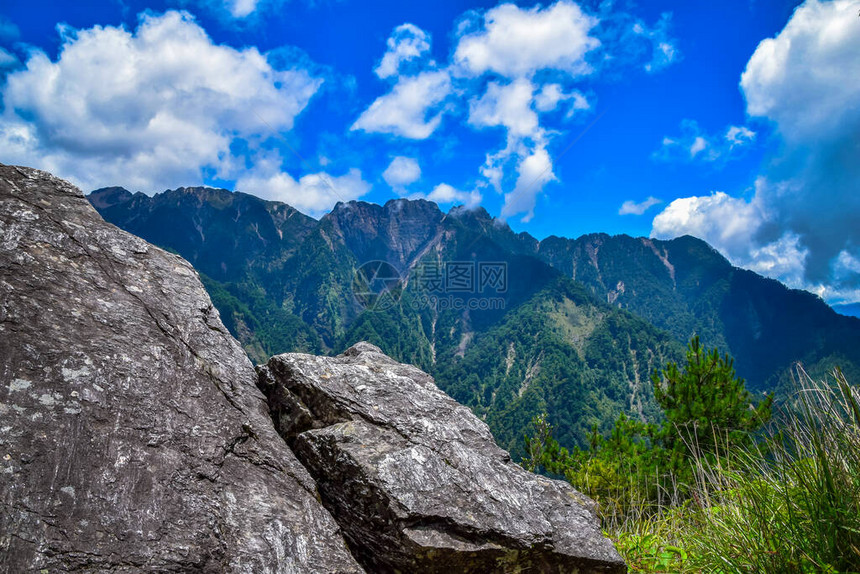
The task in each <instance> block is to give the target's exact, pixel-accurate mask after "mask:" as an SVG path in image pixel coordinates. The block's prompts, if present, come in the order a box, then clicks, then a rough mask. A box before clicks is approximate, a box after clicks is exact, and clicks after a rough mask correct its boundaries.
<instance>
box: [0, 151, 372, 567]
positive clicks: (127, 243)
mask: <svg viewBox="0 0 860 574" xmlns="http://www.w3.org/2000/svg"><path fill="white" fill-rule="evenodd" d="M317 496H318V495H317V492H316V488H315V485H314V482H313V480H312V478H311V477H310V476H309V474H308V473H307V471H306V470H305V469H304V468H303V467H302V465H301V464H300V463H299V462H298V461H297V459H296V457H295V456H294V455H293V453H292V452H291V451H290V450H289V448H288V447H287V445H286V444H285V443H284V441H283V440H282V439H281V437H279V436H278V435H277V433H276V432H275V430H274V428H273V426H272V423H271V419H270V418H269V415H268V409H267V406H266V404H265V401H264V398H263V396H262V395H261V394H260V392H259V391H258V390H257V388H256V375H255V372H254V369H253V367H252V365H251V363H250V362H249V360H248V359H247V357H246V356H245V354H244V353H243V351H242V349H241V347H240V346H239V344H238V343H237V342H236V341H235V340H234V339H233V338H232V337H231V336H230V335H229V334H228V333H227V331H226V330H225V329H224V327H223V325H222V324H221V321H220V319H219V316H218V312H217V311H216V310H215V309H214V308H213V307H212V304H211V303H210V301H209V297H208V296H207V295H206V292H205V291H204V289H203V287H202V286H201V284H200V282H199V280H198V277H197V274H196V272H195V271H194V270H193V269H192V268H191V266H190V265H189V264H188V263H187V262H185V261H184V260H182V259H181V258H179V257H177V256H174V255H171V254H169V253H166V252H164V251H162V250H161V249H158V248H155V247H153V246H152V245H149V244H147V243H146V242H144V241H143V240H140V239H138V238H136V237H134V236H132V235H129V234H127V233H125V232H122V231H120V230H118V229H117V228H115V227H114V226H112V225H109V224H107V223H105V222H104V221H103V220H102V219H101V218H100V217H99V216H98V215H97V214H96V212H95V210H94V209H93V208H92V207H91V206H90V205H89V203H87V201H86V200H85V199H84V197H83V196H82V195H81V193H80V191H78V190H77V189H76V188H74V187H73V186H71V185H69V184H68V183H66V182H63V181H61V180H58V179H56V178H53V177H51V176H50V175H48V174H46V173H43V172H39V171H36V170H32V169H27V168H18V167H10V166H2V165H0V571H3V572H14V573H18V572H29V571H39V570H45V571H49V572H64V571H93V572H96V571H97V572H139V571H159V572H179V571H182V572H249V573H250V572H255V573H256V572H282V573H293V572H344V573H346V572H361V567H360V566H359V565H358V564H357V563H356V562H355V560H354V559H353V558H352V556H351V555H350V553H349V551H348V548H347V546H346V544H345V542H344V539H343V537H342V536H341V533H340V530H339V527H338V525H337V523H336V522H335V521H334V520H333V519H332V517H331V515H330V514H329V513H328V512H327V511H326V510H325V509H324V508H323V507H322V506H321V505H320V504H319V502H318V501H317Z"/></svg>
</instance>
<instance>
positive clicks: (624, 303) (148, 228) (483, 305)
mask: <svg viewBox="0 0 860 574" xmlns="http://www.w3.org/2000/svg"><path fill="white" fill-rule="evenodd" d="M88 199H89V200H90V202H91V203H92V205H93V206H94V207H95V208H96V209H97V210H98V211H99V213H100V214H101V215H102V217H104V219H105V220H107V221H108V222H110V223H113V224H115V225H117V226H118V227H120V228H122V229H124V230H126V231H129V232H131V233H133V234H136V235H138V236H140V237H142V238H143V239H146V240H147V241H149V242H151V243H154V244H156V245H159V246H161V247H163V248H165V249H168V250H170V251H173V252H175V253H178V254H179V255H181V256H182V257H184V258H185V259H187V260H188V261H189V262H190V263H191V264H192V265H193V266H194V267H195V268H196V269H197V270H198V272H199V273H200V274H201V278H202V279H203V282H204V285H205V286H206V288H207V290H208V291H209V294H210V296H211V298H212V301H213V303H214V304H215V306H216V307H217V308H218V310H219V311H220V314H221V318H222V320H223V321H224V323H225V325H226V326H227V327H228V329H229V330H230V331H231V333H233V335H234V336H236V337H237V338H238V339H239V341H240V342H241V343H242V345H243V346H244V348H245V350H246V352H247V353H248V355H249V356H250V357H251V358H252V359H253V360H255V361H257V362H263V361H265V360H266V359H267V358H268V357H269V356H271V355H273V354H276V353H282V352H287V351H306V352H316V353H336V352H340V351H343V350H344V349H346V348H348V347H349V346H350V345H352V344H353V343H355V342H357V341H361V340H367V341H370V342H371V343H374V344H376V345H378V346H379V347H380V348H381V349H382V350H383V351H385V352H386V353H387V354H389V355H390V356H392V357H394V358H395V359H397V360H399V361H403V362H407V363H412V364H415V365H417V366H418V367H420V368H421V369H423V370H425V371H427V372H429V373H431V374H432V375H433V376H434V377H435V378H436V381H437V384H438V385H439V386H440V387H441V388H442V389H443V390H445V391H446V392H447V393H448V394H450V395H451V396H452V397H454V398H455V399H457V400H458V401H460V402H462V403H464V404H466V405H468V406H469V407H471V408H472V410H473V411H474V412H475V413H476V414H478V415H479V416H480V417H482V418H483V419H484V420H485V421H486V422H487V423H488V424H489V425H490V428H491V430H492V431H493V433H494V435H495V436H496V439H497V441H498V442H499V444H500V445H501V446H502V447H504V448H506V449H508V450H509V451H511V452H512V453H515V454H517V453H520V452H521V450H520V449H521V448H522V437H523V435H524V434H525V433H527V432H529V425H530V421H531V419H532V417H533V416H535V415H537V414H540V413H543V412H545V413H547V415H548V418H549V421H550V423H551V424H552V425H553V426H554V427H555V429H556V437H557V438H558V439H559V440H560V442H561V443H562V444H565V445H568V446H572V445H574V444H583V443H584V441H585V438H586V435H587V433H588V431H589V429H591V428H592V426H593V425H597V426H598V428H599V429H601V430H604V431H605V430H607V429H608V428H610V426H611V424H612V422H613V421H614V419H615V418H616V417H617V415H618V414H619V413H621V412H626V413H627V414H629V415H631V416H635V417H637V418H640V419H644V420H653V419H655V418H657V417H659V409H658V408H657V407H656V404H655V402H654V398H653V393H652V389H651V383H650V380H649V377H650V375H651V373H652V372H653V371H654V370H655V369H658V368H660V367H662V366H663V365H665V363H666V362H667V361H670V360H680V359H681V358H682V357H683V349H684V345H685V344H686V342H687V341H688V340H689V339H690V337H691V336H693V335H699V336H700V337H701V338H702V340H703V342H704V343H705V344H706V345H708V346H710V347H718V348H720V349H721V350H722V351H724V352H727V353H729V354H730V355H731V356H732V357H734V359H735V366H736V369H737V371H738V374H739V375H740V376H741V377H743V378H745V379H746V381H747V386H748V387H749V388H750V389H751V390H753V391H754V392H756V393H761V392H767V391H773V390H778V391H781V392H785V389H787V388H788V383H789V382H790V378H791V375H790V373H791V367H792V365H793V364H794V363H795V362H798V361H799V362H801V363H803V365H804V367H805V368H806V370H807V371H808V372H810V373H812V374H821V373H823V372H825V371H827V370H830V369H832V368H833V367H834V366H839V367H841V368H842V369H843V371H845V372H846V374H847V375H848V376H849V380H850V379H851V377H852V376H854V375H855V374H860V320H859V319H856V318H853V317H846V316H842V315H839V314H837V313H836V312H834V311H833V310H832V309H831V308H830V307H828V306H827V304H826V303H824V301H822V300H821V299H820V298H818V297H817V296H815V295H813V294H810V293H808V292H805V291H798V290H791V289H788V288H787V287H785V286H784V285H782V284H781V283H779V282H777V281H775V280H772V279H767V278H764V277H761V276H759V275H757V274H755V273H753V272H751V271H747V270H743V269H739V268H736V267H733V266H732V265H731V264H730V263H729V262H728V261H727V260H726V259H725V258H724V257H723V256H722V255H720V254H719V253H718V252H717V251H716V250H714V249H713V248H711V247H710V246H709V245H707V244H706V243H705V242H703V241H701V240H699V239H696V238H693V237H689V236H685V237H680V238H677V239H673V240H669V241H661V240H656V239H649V238H644V237H639V238H634V237H629V236H626V235H619V236H609V235H605V234H589V235H585V236H582V237H579V238H576V239H567V238H562V237H554V236H553V237H548V238H546V239H544V240H542V241H538V240H537V239H535V238H534V237H532V236H530V235H529V234H527V233H515V232H514V231H513V230H512V229H511V228H510V227H509V226H508V225H507V224H505V223H504V222H502V221H500V220H498V219H495V218H493V217H491V216H490V215H489V214H488V213H487V212H486V211H485V210H484V209H482V208H476V209H466V208H464V207H454V208H452V209H451V210H449V211H448V212H447V213H445V212H443V211H442V210H440V209H439V207H438V206H437V205H436V204H434V203H431V202H428V201H424V200H407V199H397V200H391V201H389V202H387V203H386V204H385V205H377V204H371V203H365V202H358V201H351V202H348V203H338V204H337V205H336V206H335V207H334V208H333V209H332V211H331V212H329V213H327V214H326V215H324V216H323V217H322V218H320V219H319V220H315V219H313V218H310V217H308V216H306V215H304V214H302V213H300V212H299V211H297V210H296V209H294V208H292V207H290V206H289V205H286V204H283V203H278V202H271V201H265V200H262V199H260V198H257V197H255V196H252V195H248V194H244V193H240V192H232V191H229V190H224V189H212V188H201V187H195V188H179V189H175V190H168V191H165V192H163V193H159V194H156V195H154V196H148V195H146V194H143V193H140V192H138V193H131V192H129V191H128V190H125V189H123V188H116V187H113V188H104V189H99V190H96V191H94V192H92V193H91V194H90V195H89V196H88ZM853 378H854V380H857V377H856V376H855V377H853Z"/></svg>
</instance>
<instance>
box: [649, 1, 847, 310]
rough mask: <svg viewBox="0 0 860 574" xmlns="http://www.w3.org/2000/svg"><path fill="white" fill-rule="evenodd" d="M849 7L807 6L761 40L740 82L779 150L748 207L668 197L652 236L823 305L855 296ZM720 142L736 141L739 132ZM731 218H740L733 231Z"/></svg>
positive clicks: (725, 200) (740, 202)
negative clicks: (717, 254) (694, 247)
mask: <svg viewBox="0 0 860 574" xmlns="http://www.w3.org/2000/svg"><path fill="white" fill-rule="evenodd" d="M856 32H857V14H856V5H855V3H854V2H852V1H849V0H833V1H831V2H819V1H817V0H807V1H806V2H805V3H804V4H802V5H801V6H799V7H798V8H797V9H796V10H795V12H794V14H793V15H792V17H791V19H790V20H789V22H788V23H787V24H786V26H785V28H784V29H783V30H782V31H781V32H780V33H779V34H777V36H776V37H774V38H769V39H766V40H764V41H762V42H761V43H760V44H759V45H758V47H757V48H756V50H755V52H754V54H753V55H752V57H751V58H750V60H749V62H748V63H747V66H746V69H745V71H744V73H743V75H742V76H741V89H742V91H743V94H744V97H745V98H746V102H747V113H748V114H749V115H750V116H753V117H754V118H759V119H761V120H763V121H766V122H769V123H770V124H771V125H772V127H773V129H774V131H775V132H776V134H777V135H778V136H779V137H780V139H781V141H780V142H779V144H780V145H779V147H778V149H777V150H775V151H774V155H773V157H772V158H771V159H770V160H769V161H768V163H766V164H765V165H764V168H763V170H764V171H763V173H762V175H761V176H760V177H759V179H758V181H757V183H756V189H755V195H754V197H753V198H752V199H751V200H750V201H745V200H743V199H735V198H729V197H728V196H724V194H723V196H720V197H719V198H716V197H715V196H711V197H706V198H701V197H699V198H695V197H694V198H685V199H682V200H676V201H675V202H673V203H672V204H670V205H669V206H668V207H667V208H666V210H665V211H664V212H663V213H661V214H660V215H658V216H657V218H655V220H654V230H653V232H654V233H655V234H656V235H658V236H672V235H676V234H679V233H683V232H690V233H694V234H696V235H698V236H699V237H702V238H703V239H706V240H708V241H709V242H711V243H712V244H713V245H714V246H715V247H716V248H717V249H719V250H720V251H722V252H723V253H724V254H726V255H727V256H729V258H730V259H732V261H733V262H735V263H736V264H739V265H744V266H747V267H750V268H752V269H754V270H759V271H761V272H763V273H765V274H767V275H769V276H771V277H776V278H779V279H783V280H784V281H786V282H788V283H789V284H792V285H794V286H803V287H805V288H807V289H809V290H811V291H813V292H816V293H819V294H820V295H822V296H824V297H827V298H828V299H830V300H832V301H839V300H858V299H860V272H858V270H857V269H856V268H855V266H854V265H853V261H855V260H857V259H860V247H858V246H860V226H858V225H857V214H858V213H860V194H858V193H857V190H858V189H860V162H858V161H857V157H858V153H860V147H858V141H857V134H858V133H860V59H858V58H857V57H856V55H857V54H858V53H860V34H857V33H856ZM726 135H727V138H728V139H732V138H741V139H743V138H745V137H746V136H745V134H744V133H743V131H736V132H732V131H731V130H729V132H727V134H726ZM738 220H746V222H745V224H744V225H737V224H736V222H737V221H738Z"/></svg>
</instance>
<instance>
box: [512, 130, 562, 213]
mask: <svg viewBox="0 0 860 574" xmlns="http://www.w3.org/2000/svg"><path fill="white" fill-rule="evenodd" d="M555 179H556V177H555V174H554V173H553V172H552V160H551V159H550V157H549V153H548V152H547V151H546V148H544V147H542V146H538V147H537V148H535V149H534V151H532V153H531V154H529V155H528V156H526V157H525V158H523V159H522V160H521V161H520V162H519V165H518V166H517V183H516V185H515V186H514V189H513V190H512V191H510V192H508V193H506V194H505V204H504V205H503V206H502V213H501V217H502V219H506V218H508V217H511V216H513V215H518V214H523V216H522V221H523V222H524V223H528V222H529V221H531V220H532V217H534V214H535V205H536V204H537V197H538V195H539V191H540V190H541V189H542V188H543V187H544V186H545V185H546V184H547V183H549V182H550V181H554V180H555Z"/></svg>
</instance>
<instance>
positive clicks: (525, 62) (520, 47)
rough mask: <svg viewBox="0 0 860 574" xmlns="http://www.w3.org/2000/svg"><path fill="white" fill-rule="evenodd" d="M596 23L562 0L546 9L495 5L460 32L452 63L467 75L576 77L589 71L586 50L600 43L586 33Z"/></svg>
mask: <svg viewBox="0 0 860 574" xmlns="http://www.w3.org/2000/svg"><path fill="white" fill-rule="evenodd" d="M596 24H597V19H596V18H594V17H593V16H590V15H588V14H586V13H584V12H583V11H582V9H581V8H580V7H579V6H578V5H577V4H575V3H573V2H568V1H565V0H559V1H558V2H556V3H555V4H553V5H551V6H549V7H547V8H541V7H540V6H535V7H533V8H530V9H523V8H519V7H517V6H515V5H514V4H501V5H499V6H496V7H495V8H492V9H490V10H488V11H487V12H486V13H485V14H484V16H483V21H482V22H481V23H480V24H479V25H478V26H477V28H478V29H477V30H475V31H472V32H470V33H466V34H464V35H462V37H461V38H460V40H459V42H458V44H457V48H456V49H455V52H454V62H455V64H456V65H457V66H458V68H460V69H461V70H462V71H463V73H466V74H469V75H473V76H479V75H482V74H484V73H485V72H494V73H497V74H500V75H502V76H506V77H509V78H513V77H517V76H531V75H533V74H534V73H535V72H536V71H538V70H543V69H554V70H561V71H564V72H567V73H568V74H570V75H571V76H581V75H584V74H588V73H589V72H590V71H591V66H590V65H589V63H588V62H587V61H586V55H587V54H588V53H589V52H590V51H592V50H594V49H596V48H597V47H598V46H600V41H599V40H598V39H597V38H596V37H594V36H592V35H591V34H590V32H591V30H592V28H593V27H594V26H595V25H596Z"/></svg>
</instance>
